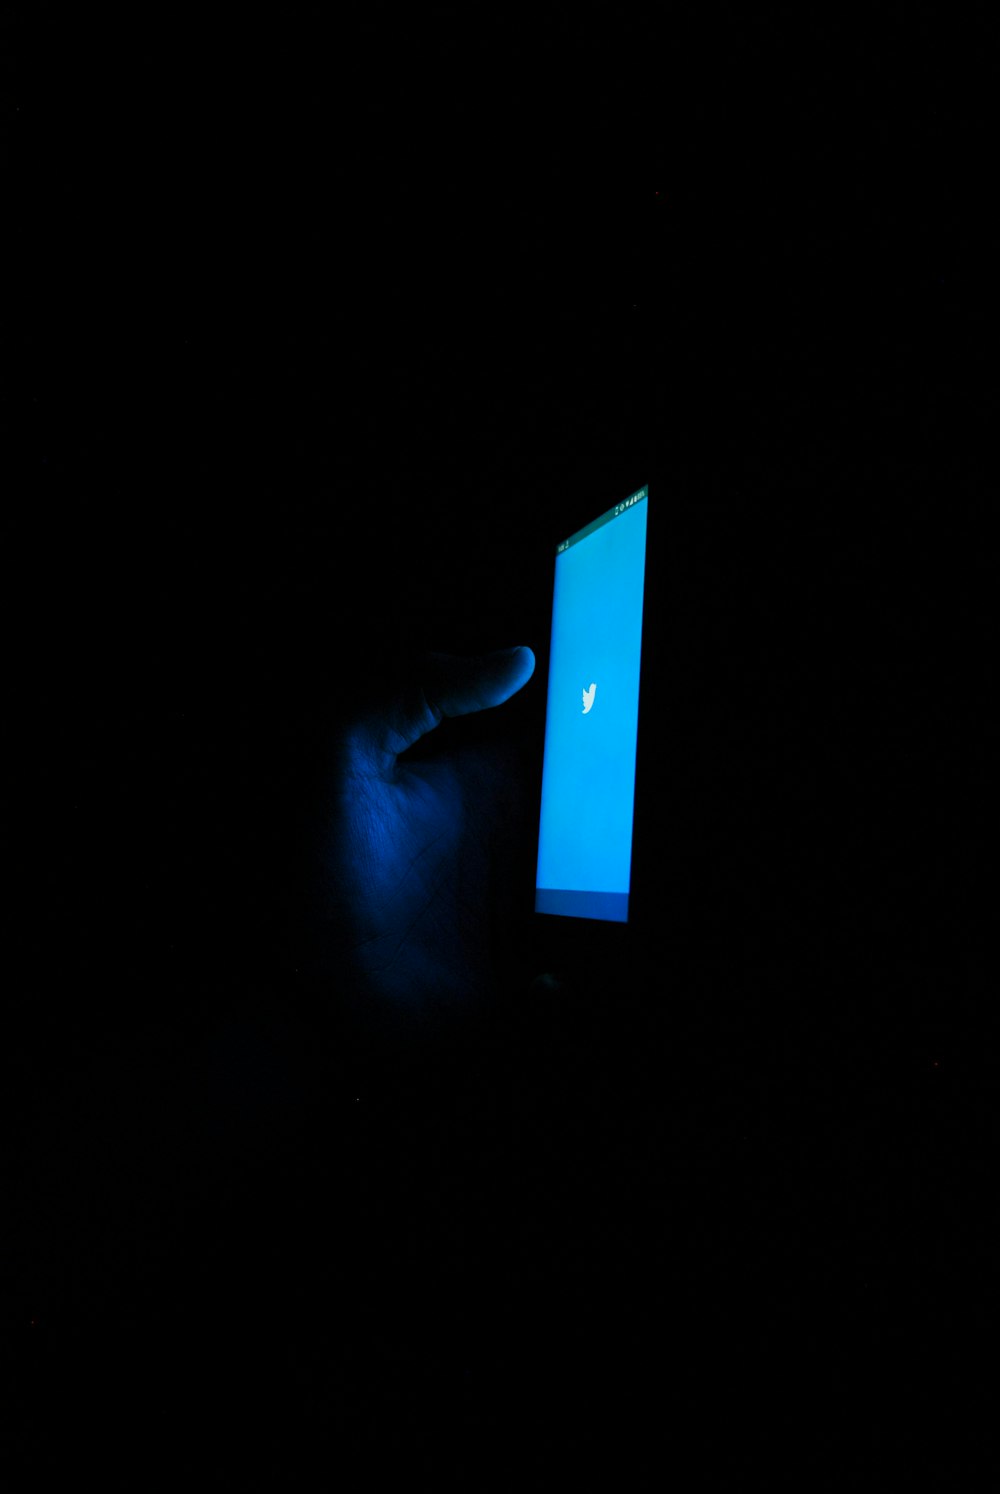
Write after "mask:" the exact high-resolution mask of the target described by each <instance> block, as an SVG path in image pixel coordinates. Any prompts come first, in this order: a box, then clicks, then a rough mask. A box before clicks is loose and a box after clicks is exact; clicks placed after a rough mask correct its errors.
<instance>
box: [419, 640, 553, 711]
mask: <svg viewBox="0 0 1000 1494" xmlns="http://www.w3.org/2000/svg"><path fill="white" fill-rule="evenodd" d="M534 672H535V656H534V654H533V653H532V651H531V649H530V648H504V649H498V650H497V651H496V652H495V653H491V654H480V655H477V656H475V657H472V658H463V657H459V656H457V655H454V654H428V655H427V659H426V669H425V672H424V680H423V687H424V696H425V698H426V701H427V705H428V707H429V709H430V711H431V713H432V715H434V717H435V718H436V719H435V722H434V724H435V725H437V724H438V722H440V721H441V720H442V718H443V717H445V716H468V715H469V714H470V713H471V712H473V711H486V710H489V709H490V708H491V707H492V706H498V705H502V704H503V702H504V701H505V700H509V699H510V697H511V696H512V695H515V694H516V693H517V691H518V690H520V689H521V687H522V686H523V685H526V684H527V683H528V680H530V678H531V676H532V675H533V674H534Z"/></svg>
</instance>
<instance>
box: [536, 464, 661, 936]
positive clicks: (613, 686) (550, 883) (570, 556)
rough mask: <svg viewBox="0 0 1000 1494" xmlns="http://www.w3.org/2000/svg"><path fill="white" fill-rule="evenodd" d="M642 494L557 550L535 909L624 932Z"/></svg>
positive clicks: (639, 609)
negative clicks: (604, 923) (597, 921)
mask: <svg viewBox="0 0 1000 1494" xmlns="http://www.w3.org/2000/svg"><path fill="white" fill-rule="evenodd" d="M647 508H648V489H647V488H640V489H639V490H638V492H636V493H633V494H632V495H631V496H630V497H629V498H627V499H626V500H625V501H624V502H622V503H620V504H616V505H615V507H614V508H613V509H611V510H609V512H608V513H607V514H604V515H602V516H601V518H599V519H595V521H594V523H593V524H588V525H587V527H586V528H585V529H582V530H580V531H579V533H578V534H576V535H574V536H572V537H571V538H570V539H569V540H567V541H565V542H564V543H563V544H562V545H560V546H559V548H558V551H557V554H556V577H555V590H554V593H553V599H552V646H551V652H550V655H549V688H548V701H547V706H546V717H545V755H544V761H543V766H542V808H541V821H540V826H539V835H538V871H537V875H536V877H535V910H536V912H539V913H560V914H564V915H566V916H568V917H571V918H600V919H606V920H612V921H615V922H618V923H625V922H627V920H628V900H629V891H630V885H631V871H632V820H633V812H634V806H635V757H636V734H637V729H638V724H639V663H640V654H641V648H642V591H643V581H644V577H645V567H646V513H647Z"/></svg>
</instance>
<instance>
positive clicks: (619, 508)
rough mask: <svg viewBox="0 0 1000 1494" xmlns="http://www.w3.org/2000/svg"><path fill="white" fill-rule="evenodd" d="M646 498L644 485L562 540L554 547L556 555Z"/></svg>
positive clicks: (646, 487)
mask: <svg viewBox="0 0 1000 1494" xmlns="http://www.w3.org/2000/svg"><path fill="white" fill-rule="evenodd" d="M648 497H649V484H648V483H645V484H644V485H643V486H642V487H641V488H636V490H635V492H634V493H630V494H629V495H628V497H627V498H623V499H622V501H621V503H616V504H615V506H614V508H609V509H608V511H607V513H603V514H601V516H600V517H599V518H597V519H594V520H593V521H592V523H590V524H586V525H585V526H584V527H583V529H578V530H577V532H576V533H575V534H571V535H570V537H569V539H564V540H563V541H562V542H561V543H560V544H558V545H556V554H557V555H561V554H562V553H563V551H564V550H568V549H569V548H570V546H571V545H578V544H579V543H580V541H581V540H583V539H586V538H587V536H588V535H589V534H593V532H594V530H595V529H600V528H601V527H602V525H604V524H610V522H611V520H612V519H617V518H618V517H619V515H620V514H623V513H625V512H626V510H627V509H630V508H633V507H634V506H635V504H637V503H641V502H642V501H643V499H645V498H648Z"/></svg>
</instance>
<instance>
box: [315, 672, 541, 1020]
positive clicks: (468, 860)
mask: <svg viewBox="0 0 1000 1494" xmlns="http://www.w3.org/2000/svg"><path fill="white" fill-rule="evenodd" d="M534 667H535V660H534V655H533V654H532V652H531V650H530V649H529V648H516V649H508V650H504V651H501V652H498V653H492V654H487V655H484V656H482V657H476V658H461V657H455V656H452V655H447V654H429V655H426V656H424V658H423V659H422V660H420V661H419V663H418V664H417V665H416V666H415V668H414V669H413V671H412V673H411V674H409V675H408V676H406V677H403V678H399V679H397V680H396V681H395V682H394V683H392V684H389V685H386V686H382V687H379V688H378V689H377V690H376V692H375V695H374V697H373V699H372V700H371V701H370V703H369V704H368V705H367V706H366V707H365V709H364V710H363V712H361V713H360V714H359V715H358V716H357V717H356V719H354V720H353V721H352V722H351V723H350V724H349V725H347V726H346V727H344V728H343V729H342V730H341V731H340V733H339V735H338V742H337V746H336V749H335V753H334V763H333V773H332V779H331V784H330V792H329V796H328V802H327V812H326V821H325V824H324V826H323V849H322V852H321V872H320V887H319V897H320V909H319V912H320V917H321V922H322V927H323V938H324V939H325V941H326V954H325V963H326V964H327V966H328V968H329V970H330V973H331V975H333V973H334V971H335V969H336V967H337V965H338V963H339V964H340V965H341V966H342V964H343V962H344V960H347V961H348V963H349V965H350V967H351V974H352V976H353V977H354V985H355V987H356V988H357V997H356V999H357V1000H358V1001H359V1002H360V1003H361V1005H362V1007H363V1008H364V1011H363V1012H362V1016H363V1017H368V1018H371V1019H372V1020H373V1021H374V1022H375V1024H376V1025H377V1026H380V1027H396V1028H399V1027H402V1028H403V1029H408V1028H410V1029H412V1028H414V1027H416V1026H419V1025H424V1024H426V1023H427V1022H428V1021H429V1019H432V1018H433V1017H434V1016H435V1015H437V1014H440V1012H441V1011H442V1010H456V1009H462V1010H467V1009H468V1008H469V1007H470V1006H471V1005H474V1004H475V1003H476V1002H477V1001H478V1000H479V999H480V998H481V997H482V996H483V994H484V993H485V991H486V990H487V988H488V986H489V975H490V962H491V949H490V932H491V910H492V908H493V907H494V906H495V898H496V896H497V892H498V889H497V886H496V879H497V876H498V875H500V873H499V872H498V867H497V863H496V859H495V852H496V849H497V845H498V842H499V840H500V839H501V838H502V831H503V830H504V821H505V818H509V817H510V816H511V815H512V814H516V808H515V805H516V799H517V785H516V784H512V783H511V781H510V780H511V778H512V776H514V775H513V774H512V768H511V763H510V759H509V757H505V755H504V754H503V752H502V750H501V749H500V748H499V747H498V746H496V745H495V744H494V745H488V746H482V745H466V744H462V743H461V741H459V743H458V744H457V745H456V746H455V747H454V748H452V749H447V748H446V750H444V751H442V752H440V753H435V752H433V751H432V750H429V748H432V747H433V745H434V744H433V743H432V744H429V747H426V748H425V747H424V746H422V747H421V748H420V749H419V750H418V751H417V752H414V749H415V748H417V744H418V743H423V742H424V739H425V738H426V737H427V736H428V734H430V733H432V732H433V731H434V730H435V729H436V728H437V727H438V726H439V724H440V723H441V722H442V721H444V720H445V719H447V718H452V717H459V716H465V715H468V714H470V713H473V712H479V711H484V710H489V709H491V708H492V707H494V706H498V705H501V704H502V703H503V702H504V701H506V700H508V699H509V698H510V696H512V695H513V694H515V693H516V692H517V691H518V690H520V689H521V688H522V686H523V685H525V684H526V683H527V681H528V680H529V679H530V678H531V675H532V673H533V672H534ZM455 735H456V736H457V735H458V733H457V732H456V734H455Z"/></svg>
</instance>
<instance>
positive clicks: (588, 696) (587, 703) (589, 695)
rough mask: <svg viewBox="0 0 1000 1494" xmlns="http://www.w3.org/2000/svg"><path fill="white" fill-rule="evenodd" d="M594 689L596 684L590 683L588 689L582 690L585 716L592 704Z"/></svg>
mask: <svg viewBox="0 0 1000 1494" xmlns="http://www.w3.org/2000/svg"><path fill="white" fill-rule="evenodd" d="M596 689H597V686H596V685H591V687H590V689H589V690H584V692H583V714H584V715H585V716H586V714H587V712H588V711H589V710H590V708H591V706H592V705H593V704H594V691H595V690H596Z"/></svg>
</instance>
